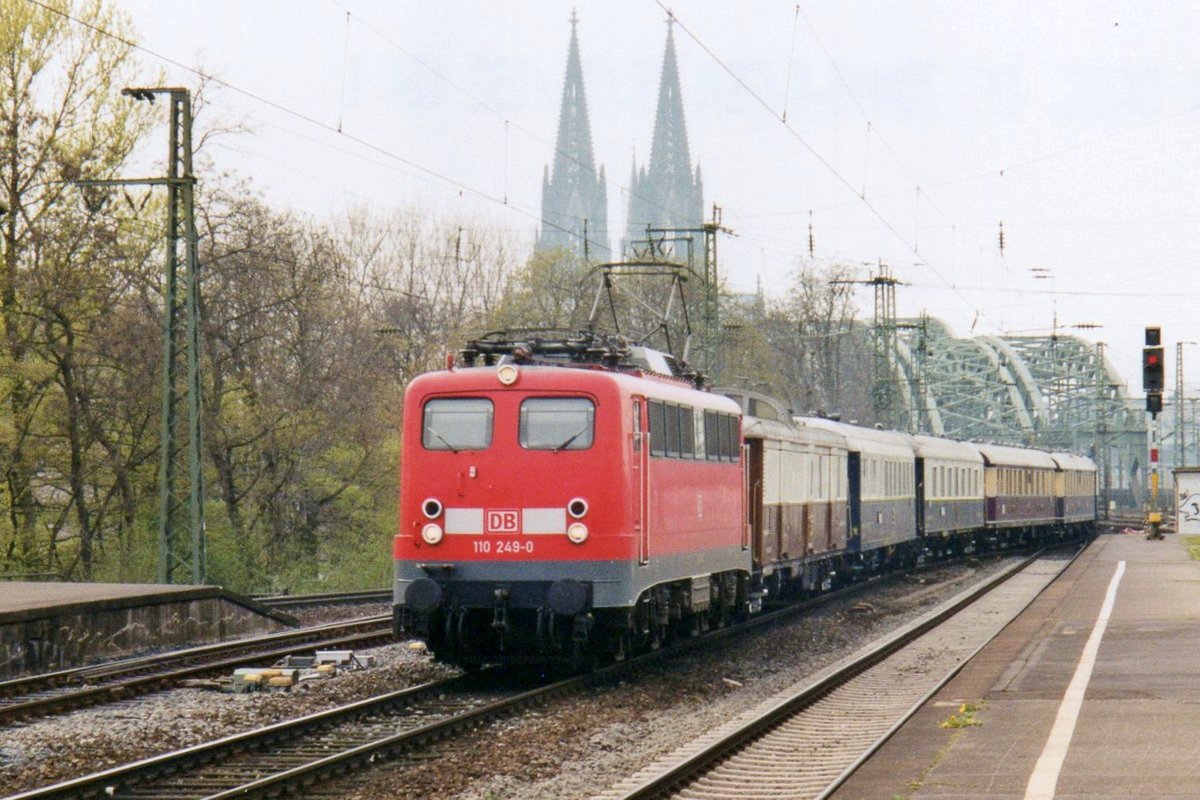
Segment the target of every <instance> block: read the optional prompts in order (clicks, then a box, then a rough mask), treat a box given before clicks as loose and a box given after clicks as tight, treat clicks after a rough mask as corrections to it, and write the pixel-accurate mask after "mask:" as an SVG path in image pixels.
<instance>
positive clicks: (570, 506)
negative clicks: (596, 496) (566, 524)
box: [567, 497, 588, 519]
mask: <svg viewBox="0 0 1200 800" xmlns="http://www.w3.org/2000/svg"><path fill="white" fill-rule="evenodd" d="M587 512H588V502H587V500H584V499H583V498H582V497H576V498H574V499H573V500H571V502H569V503H567V513H568V514H570V515H571V517H572V518H573V519H583V518H584V517H585V516H587Z"/></svg>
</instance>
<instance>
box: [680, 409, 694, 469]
mask: <svg viewBox="0 0 1200 800" xmlns="http://www.w3.org/2000/svg"><path fill="white" fill-rule="evenodd" d="M693 419H694V417H693V416H692V409H691V408H689V407H688V406H681V407H680V409H679V451H680V453H681V454H682V455H683V457H684V458H691V457H692V456H693V455H695V451H696V426H695V425H694V424H693V422H692V420H693Z"/></svg>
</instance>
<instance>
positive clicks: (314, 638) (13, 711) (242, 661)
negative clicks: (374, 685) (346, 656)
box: [0, 614, 393, 724]
mask: <svg viewBox="0 0 1200 800" xmlns="http://www.w3.org/2000/svg"><path fill="white" fill-rule="evenodd" d="M392 636H393V635H392V629H391V616H390V615H388V614H380V615H375V616H371V617H363V618H361V619H357V620H348V621H342V622H335V623H326V624H323V625H317V626H313V627H310V628H304V629H302V630H298V631H284V632H282V633H274V634H268V635H266V636H261V637H255V638H252V639H237V640H234V641H230V642H219V643H216V644H209V645H202V646H200V647H195V648H189V649H187V650H177V651H173V652H169V653H158V654H155V655H151V656H138V657H137V658H132V659H124V660H121V661H115V662H110V663H107V664H99V665H94V666H89V667H78V668H75V669H70V670H62V671H59V672H53V673H47V674H43V675H33V676H29V677H25V678H17V679H14V680H11V681H5V682H4V683H0V724H6V723H10V722H13V721H15V720H19V719H29V718H32V717H39V716H47V715H50V714H56V713H61V712H64V711H70V710H74V709H78V708H84V707H86V706H92V705H98V704H102V703H106V702H112V701H115V700H124V699H128V698H130V697H133V696H136V695H140V694H146V693H148V692H152V691H156V690H159V689H165V688H168V687H170V686H173V685H176V684H178V683H179V682H181V681H183V680H187V679H191V678H201V677H204V676H208V675H214V674H219V673H221V672H224V671H227V670H229V669H233V668H236V667H240V666H246V665H248V664H254V663H262V662H263V661H264V660H269V661H274V660H277V659H280V658H283V657H284V656H288V655H293V654H295V653H298V652H301V651H305V650H310V649H312V648H313V646H314V645H318V646H325V647H331V648H339V649H342V648H353V647H367V646H374V645H377V644H381V643H384V642H388V641H391V640H392ZM243 651H244V652H243ZM235 654H236V655H235ZM214 659H215V660H214ZM197 660H199V661H200V663H195V662H196V661H197Z"/></svg>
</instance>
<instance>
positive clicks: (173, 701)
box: [0, 560, 1011, 800]
mask: <svg viewBox="0 0 1200 800" xmlns="http://www.w3.org/2000/svg"><path fill="white" fill-rule="evenodd" d="M1009 563H1011V560H1004V561H989V562H986V563H985V564H984V565H982V566H979V565H976V566H971V567H969V566H950V567H939V568H935V569H932V570H929V571H927V572H925V573H924V574H923V575H922V576H920V577H918V578H915V579H910V580H908V581H906V582H901V581H896V582H888V583H885V584H882V585H879V586H876V587H873V588H870V589H868V590H867V591H866V592H864V593H863V594H860V595H858V596H857V597H855V598H852V599H845V600H839V601H836V602H833V603H831V604H829V605H828V606H826V607H825V608H823V609H820V610H817V611H815V612H813V613H810V614H806V615H803V616H802V617H800V618H798V619H796V620H794V621H792V622H789V623H786V624H785V625H782V626H778V627H775V628H773V629H772V630H770V631H759V632H752V633H749V634H748V635H747V636H745V637H739V638H738V639H737V640H735V641H733V642H729V643H725V644H722V645H720V646H719V647H717V648H716V649H714V650H713V651H710V652H707V653H694V654H689V655H687V656H685V657H679V658H675V659H672V660H671V661H670V662H669V663H666V664H662V665H658V666H655V667H652V668H649V669H647V670H645V671H644V672H642V673H640V674H639V675H637V676H636V677H630V678H628V679H626V680H623V681H621V682H620V683H619V684H616V685H611V686H602V687H596V688H593V689H590V690H588V691H586V692H584V693H583V694H579V695H573V696H571V697H567V698H562V699H561V700H558V701H555V702H554V703H553V704H551V705H550V706H547V707H544V708H541V709H535V710H533V711H531V712H529V713H527V714H525V715H522V716H521V717H519V718H514V719H511V720H506V721H502V722H499V723H496V724H494V725H491V726H486V727H484V728H482V729H480V730H478V731H476V732H474V733H472V734H469V735H467V736H465V737H460V738H457V739H455V740H453V741H451V742H448V743H446V744H445V745H443V747H444V748H445V750H446V752H445V754H444V757H443V758H439V759H431V760H429V761H427V762H425V763H423V764H421V765H420V766H416V767H407V766H406V767H399V766H393V767H389V766H388V765H382V766H381V767H379V768H377V769H375V770H372V771H369V772H366V773H362V774H361V775H359V776H358V777H356V778H352V779H349V780H347V781H342V782H340V783H339V784H338V785H337V786H336V787H334V788H333V791H334V792H335V794H334V795H330V796H337V797H339V798H343V797H344V798H360V799H361V800H373V798H378V797H388V798H397V799H398V798H425V797H431V796H437V797H439V798H460V800H503V799H505V798H530V797H536V798H539V799H540V798H547V800H558V799H559V798H581V797H589V796H591V795H592V794H594V793H596V792H598V791H601V790H603V789H604V788H606V787H607V786H609V785H611V784H613V783H615V782H617V781H619V780H621V779H622V778H624V777H626V776H627V775H629V774H632V773H633V772H635V771H637V770H638V769H640V768H642V767H643V766H645V765H647V764H648V763H650V762H651V761H653V760H654V759H656V758H658V757H659V756H661V755H663V754H665V753H668V752H670V751H672V750H674V749H675V748H676V747H678V746H679V745H681V744H683V743H685V742H686V741H688V740H690V739H692V738H694V737H696V736H698V735H700V734H701V733H704V732H706V731H707V730H709V729H710V728H711V727H713V726H714V725H717V724H720V723H721V722H723V721H724V720H725V719H726V718H728V717H729V716H731V715H733V714H735V713H740V712H741V711H743V710H744V709H745V708H746V707H747V706H748V705H749V704H751V703H755V702H758V701H760V700H762V699H765V698H766V697H768V696H770V695H771V694H773V693H775V692H777V691H779V690H781V689H783V688H785V687H786V686H788V685H790V684H792V683H794V682H796V681H797V680H800V679H802V678H803V677H804V676H806V675H809V674H812V673H813V672H815V671H817V670H819V669H821V668H822V667H824V666H825V665H827V664H829V663H832V662H833V661H836V660H837V659H839V658H842V657H843V656H845V655H846V654H848V653H850V652H853V651H854V650H855V649H857V648H859V647H861V646H862V645H863V644H866V643H867V642H869V641H871V640H873V639H875V638H878V637H879V636H881V635H883V634H884V633H886V632H888V631H890V630H891V629H893V628H895V627H897V626H899V625H901V624H903V623H904V622H906V621H908V620H909V619H912V618H914V617H916V616H919V615H921V614H922V613H924V612H925V611H926V610H927V609H928V608H929V607H931V606H933V605H936V604H937V603H940V602H942V600H944V599H946V598H947V597H950V596H952V595H953V594H955V593H957V592H959V591H961V590H962V588H963V587H964V585H966V584H969V583H973V582H975V581H978V580H980V579H981V578H982V577H983V576H984V575H986V574H989V573H991V572H994V571H997V570H999V569H1001V568H1002V567H1003V566H1005V565H1007V564H1009ZM363 608H364V607H363V606H351V607H346V606H343V607H341V608H340V609H339V608H337V607H330V608H329V609H320V611H326V612H334V611H345V610H348V609H352V610H353V615H354V616H361V615H363V614H366V613H374V612H369V611H363ZM332 618H337V617H332ZM306 622H307V620H306ZM309 624H311V623H309ZM362 652H364V653H368V654H372V655H374V656H375V657H376V666H375V667H373V668H371V669H368V670H365V671H362V672H347V673H342V674H341V675H339V676H337V677H336V678H332V679H329V680H325V681H310V682H305V683H303V684H301V686H299V687H297V688H296V689H294V690H293V691H292V692H290V693H278V694H276V693H256V694H245V695H233V694H225V693H221V692H216V691H211V690H201V689H177V690H173V691H168V692H162V693H159V694H155V695H149V696H146V697H141V698H135V699H131V700H128V701H125V702H122V703H117V704H112V705H108V706H103V707H98V708H94V709H85V710H81V711H77V712H73V713H71V714H66V715H62V716H58V717H51V718H47V719H43V720H35V721H32V722H30V723H27V724H25V725H23V726H20V727H11V728H5V729H4V730H3V736H0V796H3V795H7V794H11V793H15V792H19V791H23V790H27V789H31V788H35V787H37V786H42V785H46V784H50V783H54V782H58V781H61V780H66V779H69V778H72V777H76V776H79V775H84V774H87V773H90V772H95V771H98V770H101V769H105V768H108V767H111V766H116V765H119V764H123V763H127V762H129V761H133V760H135V759H139V758H145V757H148V756H151V755H155V754H158V753H162V752H167V751H169V750H173V749H177V748H179V747H184V746H187V745H191V744H196V743H199V742H202V741H208V740H211V739H215V738H219V737H221V736H226V735H229V734H233V733H237V732H240V731H245V730H250V729H253V728H256V727H260V726H263V725H268V724H271V723H274V722H278V721H281V720H284V719H289V718H294V717H299V716H302V715H304V714H309V713H313V712H316V711H320V710H323V709H326V708H331V707H333V706H335V705H339V704H342V703H347V702H351V701H353V700H357V699H362V698H365V697H368V696H371V695H373V694H379V693H382V692H386V691H393V690H396V689H399V688H403V687H405V686H412V685H416V684H418V683H422V682H425V681H429V680H435V679H439V678H443V677H448V676H449V675H451V674H454V673H453V671H452V670H450V669H448V668H446V667H444V666H443V665H439V664H435V663H433V661H432V659H431V658H430V657H429V656H427V655H424V654H421V653H418V652H414V651H412V650H410V649H409V648H408V647H406V646H403V645H391V646H387V647H380V648H374V649H371V650H365V651H362Z"/></svg>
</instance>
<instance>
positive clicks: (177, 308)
mask: <svg viewBox="0 0 1200 800" xmlns="http://www.w3.org/2000/svg"><path fill="white" fill-rule="evenodd" d="M121 93H122V94H124V95H128V96H130V97H132V98H134V99H135V100H145V101H148V102H151V103H153V102H154V100H155V98H156V97H157V96H158V95H167V97H168V98H169V100H168V102H169V103H170V109H169V112H170V130H169V133H168V136H169V145H168V152H167V175H166V177H162V178H120V179H115V180H88V181H77V182H76V183H77V184H78V185H80V186H136V185H143V186H145V185H149V186H166V187H167V227H166V234H167V236H166V245H167V247H166V253H167V255H166V275H165V279H164V284H163V373H162V427H161V433H160V438H159V467H158V503H159V512H158V571H157V580H158V582H159V583H182V582H185V581H190V582H191V583H193V584H199V583H204V581H205V580H206V578H207V575H206V572H207V570H206V561H207V554H206V549H207V548H206V543H205V535H204V469H203V466H204V464H203V455H202V452H203V450H202V442H201V430H200V410H201V409H200V274H199V269H200V263H199V255H198V246H197V237H196V216H195V190H196V176H195V174H194V173H193V172H192V100H191V94H190V93H189V92H188V90H187V89H183V88H179V87H164V86H154V87H133V88H126V89H122V90H121ZM181 249H182V253H181ZM181 264H182V265H183V276H182V285H181V282H180V275H179V268H180V265H181ZM181 471H182V472H183V473H184V474H185V475H186V478H183V480H182V481H181V476H180V475H179V473H180V472H181ZM181 483H182V484H183V485H182V486H181ZM184 486H186V488H183V487H184Z"/></svg>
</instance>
